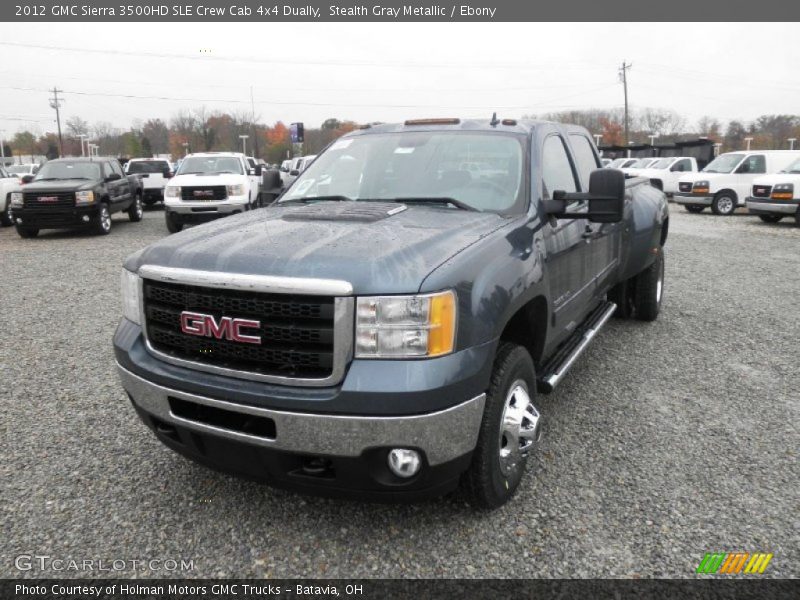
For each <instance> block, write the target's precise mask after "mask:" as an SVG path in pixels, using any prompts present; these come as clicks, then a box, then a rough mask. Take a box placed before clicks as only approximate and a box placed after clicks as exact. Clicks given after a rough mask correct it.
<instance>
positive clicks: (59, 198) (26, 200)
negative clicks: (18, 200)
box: [22, 192, 75, 210]
mask: <svg viewBox="0 0 800 600" xmlns="http://www.w3.org/2000/svg"><path fill="white" fill-rule="evenodd" d="M22 203H23V204H22V205H23V206H24V207H25V208H30V209H41V210H48V209H52V208H72V207H73V206H75V192H25V193H24V194H23V195H22Z"/></svg>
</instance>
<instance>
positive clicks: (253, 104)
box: [250, 85, 258, 158]
mask: <svg viewBox="0 0 800 600" xmlns="http://www.w3.org/2000/svg"><path fill="white" fill-rule="evenodd" d="M250 110H251V111H252V112H251V114H252V117H251V118H250V121H251V123H252V129H253V131H252V132H251V133H252V134H253V156H255V157H256V158H258V130H257V129H256V101H255V100H254V99H253V86H252V85H251V86H250Z"/></svg>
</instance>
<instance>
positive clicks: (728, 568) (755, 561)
mask: <svg viewBox="0 0 800 600" xmlns="http://www.w3.org/2000/svg"><path fill="white" fill-rule="evenodd" d="M771 560H772V554H771V553H770V554H767V553H766V552H755V553H753V554H750V553H749V552H707V553H706V555H705V556H704V557H703V560H701V561H700V564H699V565H697V572H698V573H718V574H721V575H725V574H727V575H738V574H739V573H750V574H758V575H760V574H761V573H763V572H764V571H765V570H766V569H767V565H768V564H769V561H771Z"/></svg>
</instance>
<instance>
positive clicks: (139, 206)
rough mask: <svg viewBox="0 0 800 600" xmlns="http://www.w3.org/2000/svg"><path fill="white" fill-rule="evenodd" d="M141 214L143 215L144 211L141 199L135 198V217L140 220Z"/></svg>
mask: <svg viewBox="0 0 800 600" xmlns="http://www.w3.org/2000/svg"><path fill="white" fill-rule="evenodd" d="M143 214H144V209H143V208H142V199H141V198H139V197H138V196H137V197H136V216H137V217H138V218H140V219H141V218H142V215H143Z"/></svg>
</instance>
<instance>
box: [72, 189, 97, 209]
mask: <svg viewBox="0 0 800 600" xmlns="http://www.w3.org/2000/svg"><path fill="white" fill-rule="evenodd" d="M92 202H94V192H93V191H91V190H87V191H85V192H75V206H81V205H82V204H91V203H92Z"/></svg>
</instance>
